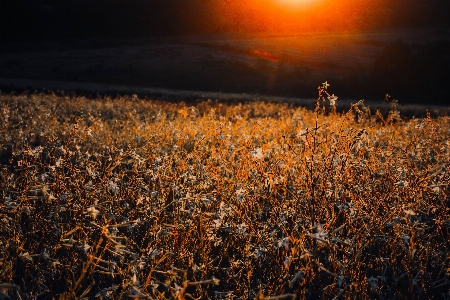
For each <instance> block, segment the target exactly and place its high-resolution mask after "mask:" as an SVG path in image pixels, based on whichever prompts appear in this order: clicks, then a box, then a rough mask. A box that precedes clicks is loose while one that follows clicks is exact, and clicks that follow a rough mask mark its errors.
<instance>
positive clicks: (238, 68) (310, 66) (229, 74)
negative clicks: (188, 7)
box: [0, 30, 448, 101]
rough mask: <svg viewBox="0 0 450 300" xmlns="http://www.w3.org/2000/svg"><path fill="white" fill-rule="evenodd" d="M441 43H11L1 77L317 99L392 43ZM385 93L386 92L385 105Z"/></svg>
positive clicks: (320, 37) (301, 39)
mask: <svg viewBox="0 0 450 300" xmlns="http://www.w3.org/2000/svg"><path fill="white" fill-rule="evenodd" d="M441 38H448V33H447V32H438V31H432V30H428V31H424V30H422V31H418V30H408V31H406V30H405V31H394V32H368V33H355V34H345V33H334V34H331V33H324V34H317V33H315V34H307V33H303V34H299V35H296V36H286V37H277V36H199V37H183V38H164V39H150V40H147V41H144V40H138V41H115V42H114V41H109V42H108V41H101V40H71V41H66V42H64V43H53V44H45V43H37V44H31V45H30V44H27V45H22V46H21V45H20V44H19V45H18V44H4V45H2V51H1V54H0V86H1V84H2V80H1V78H16V79H36V80H51V81H68V82H81V83H103V84H116V85H125V86H139V87H151V88H167V89H184V90H196V91H212V92H234V93H257V94H260V95H278V96H289V97H300V98H305V97H315V93H314V90H312V89H310V87H311V86H314V85H315V84H316V82H319V81H321V80H322V81H324V80H330V78H341V77H342V76H345V75H347V74H348V72H352V71H353V72H354V70H355V69H358V68H367V67H369V66H370V65H371V64H372V63H373V61H374V60H375V57H376V56H377V54H378V53H379V52H380V51H381V49H382V48H383V47H384V46H385V45H386V44H388V43H389V42H392V41H395V40H397V39H402V40H403V41H405V42H411V43H423V42H425V41H430V40H436V39H441ZM8 49H10V50H8ZM255 50H258V51H264V52H267V53H268V54H270V55H272V56H273V57H275V58H276V60H271V59H267V57H264V56H262V55H258V54H257V53H258V52H255ZM255 53H256V54H255ZM355 74H357V73H355ZM355 76H356V75H355ZM349 84H351V83H348V84H347V86H345V87H344V86H342V85H340V86H337V87H336V86H335V88H341V89H342V92H345V91H348V90H350V89H349V88H348V87H349ZM411 88H413V87H411ZM385 92H388V91H380V95H379V97H380V99H381V98H382V96H383V95H384V94H383V93H385ZM352 96H354V95H352ZM354 97H356V96H354ZM401 100H402V99H401ZM405 101H406V99H405Z"/></svg>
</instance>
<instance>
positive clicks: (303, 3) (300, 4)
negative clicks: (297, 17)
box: [273, 0, 320, 9]
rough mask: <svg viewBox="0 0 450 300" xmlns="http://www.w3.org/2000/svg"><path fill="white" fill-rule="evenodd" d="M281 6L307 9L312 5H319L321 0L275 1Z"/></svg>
mask: <svg viewBox="0 0 450 300" xmlns="http://www.w3.org/2000/svg"><path fill="white" fill-rule="evenodd" d="M273 1H274V2H275V3H277V4H279V5H280V6H286V8H290V9H297V8H305V7H307V6H310V5H314V4H317V3H318V2H320V0H273Z"/></svg>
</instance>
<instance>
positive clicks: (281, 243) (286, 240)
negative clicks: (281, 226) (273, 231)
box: [277, 237, 289, 250]
mask: <svg viewBox="0 0 450 300" xmlns="http://www.w3.org/2000/svg"><path fill="white" fill-rule="evenodd" d="M277 246H278V248H281V247H285V248H286V250H287V249H288V248H289V237H285V238H282V239H280V240H278V242H277Z"/></svg>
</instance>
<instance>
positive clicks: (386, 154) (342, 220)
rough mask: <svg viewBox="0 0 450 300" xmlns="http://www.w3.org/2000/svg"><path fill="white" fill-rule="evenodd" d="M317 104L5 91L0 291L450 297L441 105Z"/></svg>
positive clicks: (0, 133)
mask: <svg viewBox="0 0 450 300" xmlns="http://www.w3.org/2000/svg"><path fill="white" fill-rule="evenodd" d="M314 89H315V88H314ZM338 101H339V100H338ZM328 104H329V103H328V102H327V103H326V104H325V112H323V111H319V110H317V111H315V112H314V111H311V110H307V109H305V108H302V107H298V106H295V105H290V104H287V103H268V102H261V101H254V102H247V103H243V104H237V103H228V104H227V103H224V102H222V103H221V102H214V101H211V100H210V101H201V102H192V103H184V102H180V101H176V102H165V101H156V100H149V99H145V100H143V99H139V97H138V96H136V95H130V96H124V97H120V96H118V97H109V96H105V97H93V98H85V97H79V96H74V95H70V94H63V93H59V95H58V96H57V95H54V94H40V93H33V92H28V93H23V94H17V95H15V94H12V93H11V94H0V111H1V112H0V113H1V117H0V220H1V222H0V298H7V299H8V298H10V299H34V298H38V299H129V298H139V299H161V300H162V299H267V300H269V299H294V298H296V299H443V298H444V299H446V298H448V297H450V257H449V255H448V253H450V208H449V207H450V202H449V201H450V192H449V183H450V172H449V169H450V143H449V140H450V131H449V128H450V118H449V117H448V116H442V117H439V118H432V117H431V116H428V117H426V118H413V119H409V120H404V119H402V118H401V117H400V115H401V112H400V113H399V112H398V111H397V110H396V109H395V107H394V106H391V107H390V111H389V112H387V114H385V115H383V114H381V113H379V112H376V111H375V110H370V109H369V108H368V107H366V106H364V105H362V104H361V103H360V104H358V105H357V106H356V105H354V106H351V107H350V106H348V107H347V108H346V112H345V113H333V112H332V108H330V107H329V105H328ZM320 109H322V107H320Z"/></svg>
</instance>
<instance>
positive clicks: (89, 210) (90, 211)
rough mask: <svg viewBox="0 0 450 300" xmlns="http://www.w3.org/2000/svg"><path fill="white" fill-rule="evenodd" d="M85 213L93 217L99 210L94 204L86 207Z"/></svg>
mask: <svg viewBox="0 0 450 300" xmlns="http://www.w3.org/2000/svg"><path fill="white" fill-rule="evenodd" d="M86 211H87V214H89V215H90V216H91V217H92V218H93V219H95V218H97V215H98V214H99V212H100V211H98V210H97V209H96V208H95V207H94V206H91V207H89V208H88V209H86Z"/></svg>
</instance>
